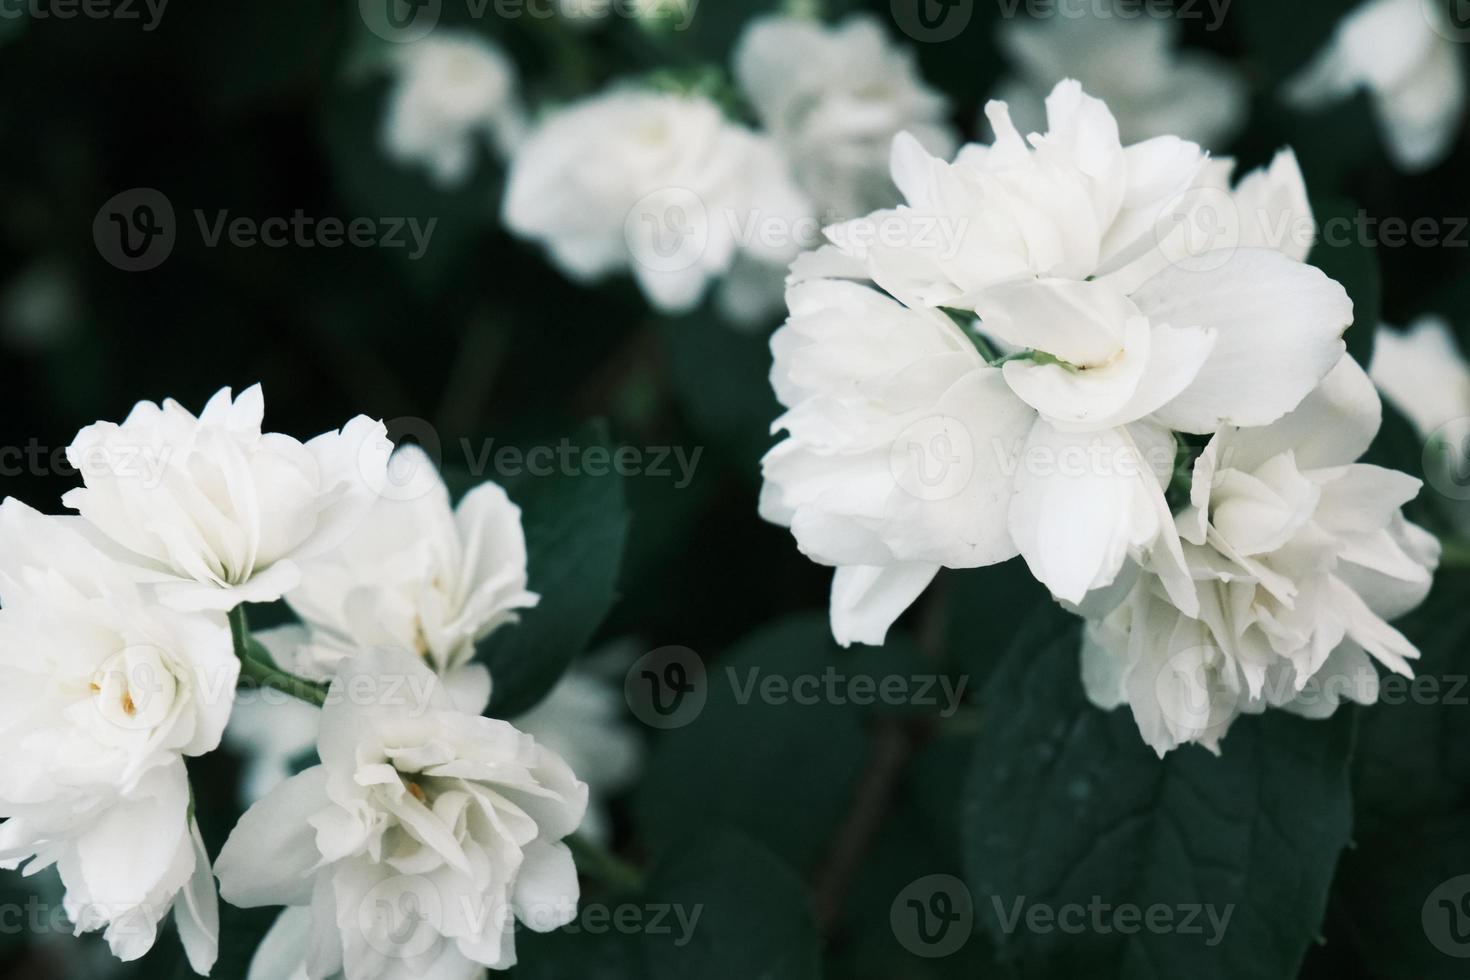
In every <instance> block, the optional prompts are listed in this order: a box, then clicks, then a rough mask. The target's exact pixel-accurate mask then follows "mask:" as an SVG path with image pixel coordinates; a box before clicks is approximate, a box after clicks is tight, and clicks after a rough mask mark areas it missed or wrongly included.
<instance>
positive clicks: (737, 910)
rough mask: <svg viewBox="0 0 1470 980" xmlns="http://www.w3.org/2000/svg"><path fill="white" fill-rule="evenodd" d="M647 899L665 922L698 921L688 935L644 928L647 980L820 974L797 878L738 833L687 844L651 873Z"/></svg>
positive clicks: (757, 979)
mask: <svg viewBox="0 0 1470 980" xmlns="http://www.w3.org/2000/svg"><path fill="white" fill-rule="evenodd" d="M690 816H693V814H691V815H690ZM648 897H649V901H650V903H651V906H652V907H664V908H668V909H669V910H670V911H669V915H668V920H669V921H675V922H677V920H678V918H679V916H680V914H682V915H683V918H684V920H685V921H691V920H693V916H694V915H696V914H697V915H698V919H697V920H693V921H694V926H693V928H692V929H690V930H688V931H687V932H683V931H681V930H679V928H678V926H677V925H675V926H674V930H673V932H670V933H659V934H655V933H654V932H652V931H651V930H645V932H644V933H643V953H644V963H645V966H646V968H647V973H646V976H647V978H648V980H692V978H698V980H810V978H816V977H819V976H820V975H821V966H820V942H819V940H818V938H817V934H816V930H815V928H814V927H813V925H812V918H811V913H810V911H809V909H808V907H807V895H806V890H805V887H804V886H803V883H802V881H801V879H800V878H798V877H797V876H796V874H795V873H794V872H793V871H792V869H791V868H789V867H787V866H786V865H785V864H783V863H782V862H781V861H780V860H779V859H778V858H777V857H775V856H774V855H773V854H771V853H770V852H769V851H767V850H766V849H765V848H762V847H760V846H759V845H758V844H755V843H754V842H752V841H750V840H749V839H747V838H745V837H742V836H741V835H739V834H734V833H717V834H712V835H709V836H706V837H703V838H700V839H697V840H694V841H691V842H690V844H689V846H688V847H686V848H683V849H681V850H680V851H679V852H678V853H676V854H673V855H671V856H670V857H669V858H668V859H667V860H666V861H664V862H663V863H662V864H661V865H660V866H659V867H658V868H657V869H656V870H655V872H654V875H653V878H652V879H651V880H650V882H649V886H648ZM681 942H682V945H681Z"/></svg>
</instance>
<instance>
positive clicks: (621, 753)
mask: <svg viewBox="0 0 1470 980" xmlns="http://www.w3.org/2000/svg"><path fill="white" fill-rule="evenodd" d="M629 663H630V658H628V657H624V656H622V655H621V651H620V650H617V649H614V650H611V651H608V652H606V653H603V654H600V655H598V656H596V657H592V658H590V659H588V660H585V661H579V662H578V663H575V664H573V665H572V666H571V667H570V668H568V669H567V672H566V673H565V674H563V675H562V678H561V680H560V681H558V682H557V685H556V687H554V688H552V689H551V693H550V694H548V695H546V699H545V700H543V701H542V702H541V703H540V704H538V705H537V706H536V707H534V708H532V709H531V710H530V711H528V712H526V713H525V714H523V715H521V716H520V717H519V718H512V719H511V724H513V725H515V726H516V727H517V728H519V729H520V730H521V731H523V732H525V733H526V734H527V735H530V736H531V737H533V738H534V739H536V742H537V744H538V745H544V746H546V748H548V749H550V750H551V751H552V752H555V753H556V754H557V755H559V756H561V757H562V758H563V759H564V760H566V763H567V765H569V766H571V767H572V772H575V773H576V774H577V778H578V779H581V780H582V781H583V782H584V783H586V784H587V789H588V793H589V798H588V808H587V818H586V820H584V821H583V823H582V833H583V834H585V835H586V836H588V837H591V838H593V839H595V840H599V841H605V840H607V838H608V835H609V833H610V832H611V827H610V825H609V819H608V813H607V801H608V799H609V798H610V797H611V796H613V795H614V794H616V793H619V792H621V791H622V790H623V789H626V788H627V787H628V786H630V785H631V784H632V783H633V781H634V780H635V779H637V778H638V773H639V771H640V770H641V769H642V767H643V743H642V741H641V739H640V738H639V735H638V731H637V729H636V728H635V727H634V726H632V725H630V724H628V722H627V718H626V710H627V703H626V701H624V698H623V677H624V675H625V674H626V673H627V667H628V666H629Z"/></svg>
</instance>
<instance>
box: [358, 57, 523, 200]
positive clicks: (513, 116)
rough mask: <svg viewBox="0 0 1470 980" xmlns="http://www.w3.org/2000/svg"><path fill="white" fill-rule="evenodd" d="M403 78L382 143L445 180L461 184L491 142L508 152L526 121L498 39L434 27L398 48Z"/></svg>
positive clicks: (385, 123) (396, 89) (391, 103)
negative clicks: (478, 151) (481, 149)
mask: <svg viewBox="0 0 1470 980" xmlns="http://www.w3.org/2000/svg"><path fill="white" fill-rule="evenodd" d="M393 55H394V58H393V67H394V68H395V70H396V72H397V77H396V79H395V81H394V84H393V90H392V93H391V94H390V95H389V102H388V111H387V115H386V116H385V117H384V120H383V145H384V147H385V148H386V150H387V152H388V155H389V156H390V157H392V158H393V159H394V160H396V161H398V162H399V163H403V164H413V165H419V166H422V167H424V169H426V170H427V171H428V172H429V175H430V176H431V177H432V178H433V179H434V180H435V181H437V182H438V183H440V184H441V185H444V186H446V187H454V186H457V185H459V184H462V183H463V182H464V180H465V178H467V177H468V176H469V174H470V170H471V168H472V167H473V166H474V163H475V150H476V148H477V147H479V146H480V145H482V143H483V144H485V145H488V146H489V147H490V148H493V149H494V150H495V151H496V152H497V153H499V154H501V155H502V156H508V155H509V154H510V153H511V152H512V150H513V149H514V147H515V144H516V142H517V140H518V139H519V137H520V132H521V129H522V126H523V120H522V113H521V108H520V104H519V101H518V100H517V98H516V91H515V89H516V78H515V66H514V65H512V64H511V61H510V59H509V58H507V57H506V55H505V53H504V52H503V51H501V50H500V48H499V47H497V46H496V45H495V44H492V43H491V42H490V41H488V40H486V39H484V38H482V37H480V36H478V35H476V34H473V33H469V32H466V31H434V32H432V33H430V34H428V35H426V36H424V37H423V38H420V39H419V40H417V41H412V42H409V43H406V44H401V45H397V46H396V47H395V49H394V52H393Z"/></svg>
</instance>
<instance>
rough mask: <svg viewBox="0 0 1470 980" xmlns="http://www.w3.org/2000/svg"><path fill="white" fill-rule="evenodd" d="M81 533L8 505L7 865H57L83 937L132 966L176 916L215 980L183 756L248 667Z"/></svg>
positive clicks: (204, 737) (209, 915) (30, 868)
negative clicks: (87, 934)
mask: <svg viewBox="0 0 1470 980" xmlns="http://www.w3.org/2000/svg"><path fill="white" fill-rule="evenodd" d="M80 525H81V521H80V520H79V519H78V518H75V517H46V516H44V515H41V514H38V513H36V512H35V511H33V510H31V509H30V508H28V507H26V506H25V505H24V504H22V503H20V502H19V501H17V500H7V501H5V503H4V504H3V505H0V599H3V608H0V815H3V816H5V817H8V818H9V819H8V820H7V821H6V822H5V823H4V824H3V825H0V867H5V868H11V869H13V868H15V867H17V866H19V865H20V864H21V863H22V862H28V864H27V867H26V872H27V873H28V874H29V873H34V872H36V871H39V870H41V869H43V868H46V867H49V866H51V865H55V866H56V867H57V869H58V870H59V871H60V873H61V878H62V881H63V883H64V884H65V886H66V890H67V895H66V910H67V914H68V916H69V917H70V918H71V919H72V921H74V922H75V923H76V925H77V928H78V930H79V931H91V930H95V929H103V928H105V929H106V933H105V935H106V938H107V941H108V943H109V944H110V945H111V948H112V951H113V953H114V954H115V955H117V956H118V957H120V958H122V959H124V960H132V959H136V958H138V957H139V956H141V955H143V953H145V952H147V951H148V950H149V949H150V948H151V947H152V945H153V942H154V938H155V935H156V930H157V927H158V924H159V923H160V921H161V920H162V919H163V918H164V917H165V916H166V915H167V914H168V913H169V911H170V909H172V910H173V911H174V912H175V921H176V923H177V924H178V927H179V934H180V937H181V938H182V939H183V941H184V946H185V949H186V951H187V953H188V956H189V961H190V963H191V965H193V967H194V968H195V970H197V971H198V972H200V973H207V972H208V970H209V967H210V965H211V964H212V963H213V961H214V957H215V949H216V934H217V931H218V929H217V911H216V899H215V894H214V888H213V883H212V881H211V879H210V877H209V861H208V858H207V857H206V856H205V854H204V851H203V846H202V844H201V843H200V841H199V836H198V830H197V828H195V827H194V826H193V822H192V820H191V819H190V817H189V785H188V776H187V774H186V773H185V771H184V763H183V756H184V755H202V754H204V753H205V752H209V751H211V750H212V749H214V748H215V747H216V746H217V745H218V744H219V740H220V734H221V732H222V731H223V730H224V727H225V723H226V721H227V719H228V717H229V712H230V705H231V703H232V700H233V697H234V691H235V682H236V679H237V678H238V676H239V669H240V668H239V661H237V660H236V659H235V656H234V651H233V647H232V644H231V641H230V633H229V628H228V626H227V625H226V624H225V622H224V618H223V617H222V616H219V615H218V614H214V615H204V614H184V613H178V612H174V611H171V610H168V609H163V608H159V607H157V606H156V605H154V604H152V603H151V601H149V598H148V597H147V596H146V594H143V593H141V592H140V591H139V588H138V587H137V586H136V585H135V584H134V582H133V581H132V579H131V577H130V576H129V575H127V574H125V573H124V571H123V570H121V569H119V568H118V567H117V566H116V565H114V564H113V563H112V562H111V561H109V560H108V559H107V557H106V556H105V555H103V554H102V553H101V552H99V551H97V550H96V548H95V547H93V545H92V544H91V543H90V542H89V541H88V539H87V538H86V537H85V536H84V535H82V534H81V533H79V527H80ZM176 896H179V897H181V899H182V900H181V901H176Z"/></svg>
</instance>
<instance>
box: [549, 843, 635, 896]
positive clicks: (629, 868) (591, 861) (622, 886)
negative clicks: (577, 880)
mask: <svg viewBox="0 0 1470 980" xmlns="http://www.w3.org/2000/svg"><path fill="white" fill-rule="evenodd" d="M566 845H567V847H569V848H571V849H572V857H573V858H574V859H575V860H576V862H577V870H579V871H582V872H584V873H585V874H587V875H589V876H591V877H593V878H596V879H597V880H598V881H601V882H602V883H603V884H605V885H607V886H609V887H610V888H613V889H616V890H617V891H622V892H639V891H642V890H643V884H644V881H643V872H642V871H641V870H639V869H638V868H636V867H634V866H633V865H631V864H629V863H628V862H627V861H624V860H623V859H622V858H620V857H618V856H617V855H616V854H613V853H612V852H611V851H609V850H608V849H607V848H605V847H603V846H602V845H601V844H598V843H596V842H594V841H591V840H588V839H587V838H586V837H584V836H582V835H581V834H573V835H572V836H570V837H568V838H567V839H566Z"/></svg>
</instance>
